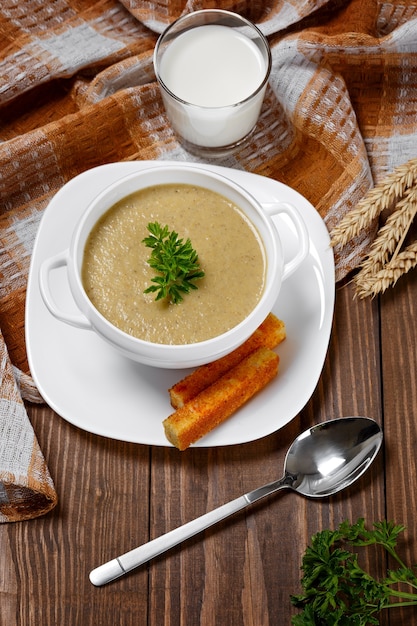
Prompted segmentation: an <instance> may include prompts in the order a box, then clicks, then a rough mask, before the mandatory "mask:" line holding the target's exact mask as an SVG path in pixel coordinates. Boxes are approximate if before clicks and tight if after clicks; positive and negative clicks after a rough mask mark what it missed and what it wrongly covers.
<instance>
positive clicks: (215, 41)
mask: <svg viewBox="0 0 417 626" xmlns="http://www.w3.org/2000/svg"><path fill="white" fill-rule="evenodd" d="M154 67H155V74H156V78H157V80H158V83H159V87H160V90H161V94H162V99H163V102H164V106H165V109H166V113H167V116H168V118H169V120H170V123H171V125H172V127H173V129H174V131H175V132H176V134H177V135H178V137H179V139H180V140H181V141H182V143H183V144H184V145H185V146H186V148H188V149H189V150H190V151H191V152H195V153H197V154H202V155H208V156H216V155H217V154H218V155H222V154H227V153H228V152H231V151H233V149H235V148H236V147H237V146H238V145H240V144H241V143H242V142H244V141H245V140H246V139H247V138H248V136H249V135H250V133H251V132H252V131H253V129H254V128H255V125H256V122H257V120H258V117H259V113H260V110H261V107H262V102H263V98H264V94H265V89H266V86H267V83H268V79H269V74H270V71H271V51H270V48H269V45H268V42H267V40H266V39H265V37H264V35H263V34H262V33H261V31H260V30H259V29H258V28H257V27H256V26H255V25H254V24H252V23H251V22H249V21H248V20H247V19H245V18H244V17H242V16H240V15H238V14H236V13H231V12H229V11H223V10H220V9H213V10H212V9H204V10H202V11H195V12H193V13H189V14H187V15H184V16H183V17H181V18H179V19H178V20H177V21H175V22H174V23H173V24H171V25H170V26H168V28H167V29H166V30H165V31H164V32H163V33H162V35H161V36H160V38H159V39H158V42H157V44H156V47H155V51H154Z"/></svg>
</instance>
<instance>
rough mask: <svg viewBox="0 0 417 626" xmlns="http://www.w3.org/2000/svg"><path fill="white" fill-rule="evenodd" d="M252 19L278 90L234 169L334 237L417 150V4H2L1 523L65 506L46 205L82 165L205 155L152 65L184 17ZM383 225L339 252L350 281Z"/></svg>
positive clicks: (69, 0) (110, 0)
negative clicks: (39, 303)
mask: <svg viewBox="0 0 417 626" xmlns="http://www.w3.org/2000/svg"><path fill="white" fill-rule="evenodd" d="M213 6H217V7H221V8H225V9H229V10H232V11H236V12H238V13H241V14H243V15H245V16H246V17H248V18H249V19H251V20H252V21H253V22H255V23H256V24H257V25H258V26H259V28H260V29H261V30H262V31H263V32H264V33H265V35H267V36H268V38H269V41H270V44H271V49H272V57H273V68H272V74H271V79H270V86H269V89H268V91H267V95H266V99H265V103H264V107H263V110H262V115H261V119H260V121H259V125H258V127H257V130H256V132H255V134H254V135H253V137H252V140H251V143H250V144H249V145H247V146H245V147H244V148H242V149H241V150H240V152H237V153H236V154H234V155H233V156H232V157H229V158H227V159H224V160H223V161H222V162H221V164H222V165H226V166H232V167H236V168H241V169H245V170H247V171H251V172H256V173H258V174H263V175H265V176H269V177H272V178H274V179H277V180H280V181H282V182H284V183H286V184H288V185H290V186H292V187H294V188H296V189H297V190H298V191H300V192H301V193H302V194H303V195H304V196H306V197H307V198H308V199H309V200H310V201H311V203H312V204H313V205H314V206H315V207H316V208H317V211H318V212H319V213H320V215H321V216H322V217H323V219H324V220H325V222H326V224H327V226H328V228H329V230H331V229H332V228H333V227H335V226H337V224H338V223H339V222H340V220H341V219H342V218H343V216H344V215H346V213H347V212H349V211H350V210H351V209H352V208H353V207H355V205H356V204H357V203H358V201H359V200H360V199H361V198H362V197H363V196H364V195H365V194H366V192H367V191H368V190H369V189H370V188H371V187H372V186H373V185H374V184H375V183H376V182H378V181H380V180H381V179H382V178H383V177H384V176H385V175H386V174H388V173H389V172H391V171H392V170H393V169H394V167H396V166H398V165H399V164H401V163H405V162H406V161H408V160H409V159H411V158H412V157H416V156H417V115H416V111H417V0H401V2H400V1H399V0H392V1H390V2H384V1H381V0H235V1H233V0H223V1H218V2H212V1H211V0H163V1H158V2H156V1H155V2H153V1H152V0H149V1H147V2H143V0H119V1H118V0H97V1H95V0H54V1H52V0H22V1H19V2H17V1H16V0H2V2H1V3H0V237H1V241H0V288H1V292H0V329H1V336H0V356H1V361H0V365H1V370H0V373H1V388H0V521H8V520H17V519H25V518H28V517H31V516H36V515H40V514H42V513H44V512H46V511H47V510H48V509H50V508H52V507H53V506H54V504H55V502H56V494H55V492H54V488H53V484H52V481H51V478H50V476H49V474H48V470H47V468H46V466H45V463H44V460H43V458H42V455H41V453H40V451H39V449H38V447H37V443H36V437H35V434H34V433H33V430H32V427H31V425H30V423H29V420H28V418H27V414H26V411H25V405H24V402H23V400H22V398H24V399H25V401H36V400H38V401H40V400H41V398H39V397H38V396H37V394H36V390H35V389H34V387H33V383H32V381H31V378H30V372H29V371H28V363H27V358H26V352H25V341H24V307H25V290H26V281H27V275H28V268H29V263H30V257H31V250H32V246H33V242H34V237H35V235H36V230H37V226H38V223H39V220H40V217H41V215H42V212H43V210H44V209H45V207H46V206H47V204H48V202H49V201H50V200H51V198H52V197H53V195H54V194H55V193H56V192H57V191H58V189H59V188H60V187H61V186H62V185H63V184H64V183H66V182H67V181H68V180H70V179H71V178H72V177H74V176H75V175H77V174H79V173H80V172H82V171H84V170H86V169H88V168H91V167H94V166H97V165H100V164H103V163H109V162H115V161H123V160H132V159H137V160H139V159H170V160H173V159H174V160H175V159H176V160H195V157H192V156H191V155H190V154H188V153H187V152H186V151H185V150H184V149H183V147H182V146H181V144H180V143H179V142H178V141H177V138H176V136H175V134H174V133H173V131H172V130H171V128H170V126H169V124H168V122H167V119H166V116H165V113H164V109H163V106H162V102H161V98H160V95H159V92H158V87H157V84H156V82H155V77H154V73H153V66H152V54H153V48H154V45H155V42H156V39H157V36H158V34H159V33H161V32H162V31H163V30H164V28H165V27H166V26H167V25H168V24H169V23H170V22H172V21H173V20H174V19H176V18H177V17H179V16H180V15H181V14H182V13H184V12H189V11H192V10H196V9H202V8H211V7H213ZM374 231H375V228H374V225H372V227H370V228H368V229H367V230H365V231H364V232H362V233H360V234H359V235H358V236H357V237H356V238H355V239H354V240H353V241H351V242H349V243H348V244H347V245H345V246H344V247H343V249H337V248H336V270H337V279H338V280H340V279H342V278H343V277H344V276H346V274H347V273H348V272H349V271H350V270H352V269H353V268H355V267H356V266H357V265H358V264H359V263H360V261H361V260H362V259H363V257H364V255H365V253H366V251H367V249H368V247H369V244H370V242H371V240H372V238H373V237H374V234H375V232H374Z"/></svg>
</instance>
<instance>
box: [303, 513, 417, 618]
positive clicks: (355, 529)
mask: <svg viewBox="0 0 417 626" xmlns="http://www.w3.org/2000/svg"><path fill="white" fill-rule="evenodd" d="M403 531H404V526H401V525H395V524H394V523H393V522H387V521H382V522H377V523H375V524H374V525H373V529H371V530H368V529H367V528H365V522H364V520H363V519H362V518H361V519H359V520H358V521H357V522H356V524H349V522H347V521H345V522H343V523H342V524H340V526H339V529H338V530H323V531H321V532H319V533H317V534H316V535H314V536H313V537H312V540H311V546H308V547H307V549H306V551H305V553H304V556H303V560H302V566H301V568H302V570H303V577H302V580H301V583H302V587H303V591H304V593H303V594H301V595H295V596H291V601H292V603H293V604H294V605H295V606H296V607H298V608H300V609H303V610H302V613H300V614H298V615H296V616H294V617H293V618H292V622H291V623H292V624H293V625H294V626H366V625H368V624H379V621H378V618H377V614H378V612H379V611H381V610H382V609H389V608H392V607H395V606H398V605H400V606H410V605H417V593H416V590H417V576H416V573H415V571H414V569H411V568H409V567H407V566H406V565H405V564H404V563H403V562H402V560H401V558H400V557H399V555H398V553H397V550H396V545H397V540H398V535H399V534H400V533H401V532H403ZM370 545H379V546H382V547H383V548H384V549H385V551H386V552H387V553H388V554H389V555H390V556H391V557H392V558H393V559H394V560H395V561H396V563H397V565H398V566H399V567H398V569H396V570H388V571H387V573H386V576H385V577H384V578H383V579H381V580H377V579H375V578H374V577H373V576H371V575H370V574H368V573H367V572H366V571H365V570H364V569H362V567H361V566H360V565H359V563H358V555H357V554H356V553H354V552H351V551H350V550H347V549H345V548H346V547H349V546H353V547H355V546H357V547H359V546H370Z"/></svg>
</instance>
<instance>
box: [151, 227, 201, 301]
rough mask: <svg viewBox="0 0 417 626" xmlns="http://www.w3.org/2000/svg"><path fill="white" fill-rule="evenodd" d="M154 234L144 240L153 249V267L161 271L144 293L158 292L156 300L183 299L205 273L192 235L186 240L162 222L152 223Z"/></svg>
mask: <svg viewBox="0 0 417 626" xmlns="http://www.w3.org/2000/svg"><path fill="white" fill-rule="evenodd" d="M148 231H149V233H150V235H149V236H148V237H145V238H144V239H143V240H142V243H144V244H145V245H146V246H147V247H148V248H151V249H152V253H151V256H150V257H149V259H148V263H149V265H150V267H151V268H152V269H154V270H156V271H157V272H159V275H157V276H155V277H153V278H152V282H153V283H154V284H153V285H150V286H149V287H148V288H147V289H145V291H144V293H156V298H155V300H161V299H163V298H168V299H169V301H170V302H171V303H172V304H178V303H179V302H182V301H183V299H184V298H183V295H184V294H186V293H190V291H192V290H193V289H198V287H197V285H195V284H194V281H195V280H198V279H200V278H203V277H204V275H205V274H204V271H203V270H202V269H201V267H200V264H199V260H198V254H197V252H196V251H195V250H194V248H193V247H192V245H191V241H190V239H189V238H188V239H187V240H186V241H184V240H183V239H180V238H179V237H178V233H176V232H175V231H171V232H170V230H169V228H168V226H166V225H165V226H161V224H159V222H151V223H149V224H148Z"/></svg>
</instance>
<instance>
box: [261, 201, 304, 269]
mask: <svg viewBox="0 0 417 626" xmlns="http://www.w3.org/2000/svg"><path fill="white" fill-rule="evenodd" d="M262 208H263V209H264V211H265V212H266V213H267V214H268V215H269V216H270V217H272V216H273V215H279V214H280V213H284V214H286V215H288V217H289V218H290V220H291V222H292V223H293V225H294V228H295V232H296V234H297V239H298V244H299V249H298V252H297V254H296V255H295V256H294V257H293V258H292V259H291V260H290V261H288V262H287V263H285V264H284V268H283V272H282V280H283V281H284V280H286V279H287V278H288V276H291V274H292V273H293V272H295V270H296V269H297V268H298V267H299V265H301V263H302V262H303V261H304V259H305V258H306V256H307V254H308V251H309V241H310V240H309V236H308V232H307V227H306V225H305V222H304V220H303V218H302V217H301V215H300V213H299V211H298V210H297V209H296V208H295V207H294V206H293V205H292V204H289V202H274V203H262ZM274 226H275V224H274Z"/></svg>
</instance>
